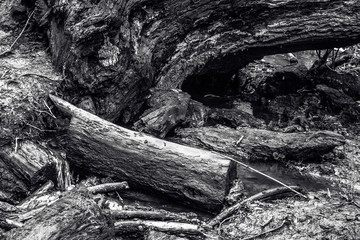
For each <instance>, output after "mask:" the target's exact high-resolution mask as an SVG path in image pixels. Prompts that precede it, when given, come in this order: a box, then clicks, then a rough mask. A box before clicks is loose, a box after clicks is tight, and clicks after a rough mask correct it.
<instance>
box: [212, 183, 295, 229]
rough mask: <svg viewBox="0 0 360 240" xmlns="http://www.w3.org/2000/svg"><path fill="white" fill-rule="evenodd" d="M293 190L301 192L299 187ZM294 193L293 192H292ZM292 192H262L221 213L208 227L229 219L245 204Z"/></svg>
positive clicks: (275, 190)
mask: <svg viewBox="0 0 360 240" xmlns="http://www.w3.org/2000/svg"><path fill="white" fill-rule="evenodd" d="M291 189H297V190H300V188H299V187H297V186H292V187H291ZM291 191H292V190H291ZM287 192H290V189H289V188H288V187H279V188H273V189H269V190H265V191H262V192H260V193H257V194H255V195H253V196H251V197H249V198H247V199H245V200H243V201H241V202H239V203H236V204H234V205H233V206H231V207H229V208H226V209H225V210H223V211H222V212H221V213H219V214H218V215H217V216H216V217H215V218H213V219H212V220H211V221H210V222H209V223H208V226H210V227H215V226H216V225H218V224H219V223H220V222H221V221H222V220H223V219H225V218H227V217H228V216H230V215H231V214H233V213H235V212H236V211H237V210H238V209H240V207H242V206H243V205H244V204H245V203H248V202H252V201H255V200H261V199H264V198H268V197H270V196H274V195H278V194H282V193H287Z"/></svg>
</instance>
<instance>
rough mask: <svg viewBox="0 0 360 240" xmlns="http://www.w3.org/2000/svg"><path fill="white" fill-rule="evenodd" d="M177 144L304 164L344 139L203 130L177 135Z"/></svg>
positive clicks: (328, 135)
mask: <svg viewBox="0 0 360 240" xmlns="http://www.w3.org/2000/svg"><path fill="white" fill-rule="evenodd" d="M176 135H177V136H178V138H173V140H174V141H177V142H179V143H183V144H188V145H190V146H198V147H204V148H207V149H212V150H215V151H217V152H224V153H228V154H231V155H233V156H240V157H243V156H244V153H246V154H247V155H248V156H249V159H250V160H253V161H265V160H284V159H288V160H295V161H304V160H305V161H306V160H314V159H317V158H319V156H321V155H322V154H325V153H328V152H330V151H331V150H333V149H334V148H335V147H336V146H341V145H343V144H344V143H345V138H344V137H343V136H342V135H340V134H337V133H334V132H330V131H317V132H311V131H310V132H297V133H283V132H274V131H269V130H263V129H255V128H237V129H236V130H235V129H231V128H227V127H202V128H196V129H195V128H186V129H178V130H177V131H176Z"/></svg>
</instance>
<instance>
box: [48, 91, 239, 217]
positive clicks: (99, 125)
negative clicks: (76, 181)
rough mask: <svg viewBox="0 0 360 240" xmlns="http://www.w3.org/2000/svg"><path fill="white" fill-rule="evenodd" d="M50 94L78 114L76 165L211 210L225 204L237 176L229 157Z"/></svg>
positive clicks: (71, 146)
mask: <svg viewBox="0 0 360 240" xmlns="http://www.w3.org/2000/svg"><path fill="white" fill-rule="evenodd" d="M50 98H51V100H52V101H53V102H54V103H55V105H56V106H57V107H58V108H59V109H60V110H62V111H63V112H65V113H67V114H70V115H72V116H73V117H72V120H71V123H70V126H69V129H68V135H69V141H68V144H67V156H68V160H69V161H70V162H71V163H72V164H73V165H74V166H76V167H78V168H79V169H86V171H90V172H92V173H93V174H97V175H102V176H109V177H113V178H116V179H119V180H122V181H128V183H129V185H130V187H131V188H137V189H144V190H148V191H155V192H158V193H162V194H165V195H166V196H168V197H171V198H173V199H178V200H181V202H182V203H185V204H193V206H197V207H199V208H203V209H206V210H210V211H213V210H218V209H219V208H221V206H222V202H223V199H224V197H225V195H226V193H227V191H228V188H229V182H230V181H232V178H233V177H235V176H236V173H235V171H236V170H235V167H234V164H232V163H231V161H230V160H229V159H228V158H226V157H224V156H221V155H219V154H216V153H212V152H209V151H206V150H201V149H197V148H192V147H187V146H183V145H180V144H176V143H172V142H168V141H164V140H161V139H158V138H154V137H151V136H148V135H145V134H142V133H139V132H135V131H131V130H128V129H125V128H122V127H120V126H117V125H115V124H112V123H110V122H108V121H105V120H103V119H101V118H99V117H97V116H95V115H93V114H91V113H88V112H86V111H84V110H82V109H79V108H77V107H75V106H73V105H71V104H70V103H68V102H66V101H64V100H62V99H60V98H58V97H56V96H53V95H50Z"/></svg>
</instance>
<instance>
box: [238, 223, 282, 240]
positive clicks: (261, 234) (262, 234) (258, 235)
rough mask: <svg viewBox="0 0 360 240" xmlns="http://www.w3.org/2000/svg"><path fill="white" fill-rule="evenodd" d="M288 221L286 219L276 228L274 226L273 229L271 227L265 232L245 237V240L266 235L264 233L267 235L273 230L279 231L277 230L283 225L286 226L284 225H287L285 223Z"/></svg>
mask: <svg viewBox="0 0 360 240" xmlns="http://www.w3.org/2000/svg"><path fill="white" fill-rule="evenodd" d="M286 222H287V221H286V220H284V221H283V222H282V223H281V224H280V226H278V227H276V228H272V229H270V230H268V231H265V232H262V233H259V234H257V235H255V236H251V237H247V238H243V240H252V239H255V238H258V237H261V236H264V235H266V234H268V233H271V232H275V231H277V230H280V229H281V228H282V227H284V226H285V223H286Z"/></svg>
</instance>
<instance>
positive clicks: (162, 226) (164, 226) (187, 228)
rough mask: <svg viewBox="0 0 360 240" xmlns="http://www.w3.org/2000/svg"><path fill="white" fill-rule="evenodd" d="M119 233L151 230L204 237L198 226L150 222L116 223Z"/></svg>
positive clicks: (130, 221)
mask: <svg viewBox="0 0 360 240" xmlns="http://www.w3.org/2000/svg"><path fill="white" fill-rule="evenodd" d="M114 225H115V231H116V232H117V233H128V232H139V231H147V230H149V229H152V230H156V231H161V232H167V233H178V234H187V235H188V234H191V235H194V234H195V235H203V233H202V232H201V228H200V227H199V226H198V225H195V224H190V223H179V222H168V221H167V222H164V221H148V220H128V221H119V222H115V224H114Z"/></svg>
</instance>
